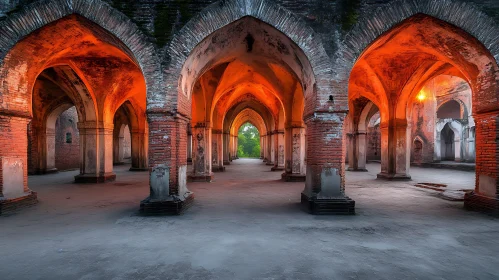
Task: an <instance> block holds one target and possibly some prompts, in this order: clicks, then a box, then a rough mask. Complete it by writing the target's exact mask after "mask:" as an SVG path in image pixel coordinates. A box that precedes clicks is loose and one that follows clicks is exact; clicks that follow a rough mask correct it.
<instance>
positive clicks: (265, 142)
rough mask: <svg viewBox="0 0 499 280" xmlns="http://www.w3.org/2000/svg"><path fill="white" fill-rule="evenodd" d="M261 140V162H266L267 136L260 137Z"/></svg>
mask: <svg viewBox="0 0 499 280" xmlns="http://www.w3.org/2000/svg"><path fill="white" fill-rule="evenodd" d="M260 137H261V138H262V148H261V150H262V154H263V162H267V161H268V157H267V135H263V136H260Z"/></svg>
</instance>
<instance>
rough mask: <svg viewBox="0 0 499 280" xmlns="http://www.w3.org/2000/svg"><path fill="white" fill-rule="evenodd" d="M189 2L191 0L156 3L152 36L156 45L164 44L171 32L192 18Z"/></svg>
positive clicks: (161, 45) (168, 39)
mask: <svg viewBox="0 0 499 280" xmlns="http://www.w3.org/2000/svg"><path fill="white" fill-rule="evenodd" d="M190 4H191V0H174V1H172V2H170V3H168V4H166V3H158V4H156V17H155V18H154V34H153V36H154V38H155V39H156V43H157V44H158V46H160V47H163V46H165V45H166V44H167V43H168V41H170V39H171V36H172V34H173V32H175V31H176V30H179V29H181V28H182V26H184V25H185V24H186V23H187V22H188V21H189V20H190V19H191V18H192V13H191V11H190V9H189V7H190Z"/></svg>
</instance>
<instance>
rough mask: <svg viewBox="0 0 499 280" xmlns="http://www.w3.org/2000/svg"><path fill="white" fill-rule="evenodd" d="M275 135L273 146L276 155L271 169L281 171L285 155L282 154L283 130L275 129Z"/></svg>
mask: <svg viewBox="0 0 499 280" xmlns="http://www.w3.org/2000/svg"><path fill="white" fill-rule="evenodd" d="M274 137H275V147H276V157H275V161H274V167H272V171H283V170H284V165H285V162H286V161H285V155H284V141H285V139H284V130H276V131H275V132H274Z"/></svg>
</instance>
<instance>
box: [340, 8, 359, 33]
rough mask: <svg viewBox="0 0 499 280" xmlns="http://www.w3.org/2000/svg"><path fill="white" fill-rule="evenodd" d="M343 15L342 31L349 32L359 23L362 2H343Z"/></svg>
mask: <svg viewBox="0 0 499 280" xmlns="http://www.w3.org/2000/svg"><path fill="white" fill-rule="evenodd" d="M342 2H343V5H342V6H343V12H342V13H341V29H343V31H349V30H350V29H351V28H352V26H354V24H356V23H357V19H358V17H359V8H360V2H361V1H360V0H343V1H342Z"/></svg>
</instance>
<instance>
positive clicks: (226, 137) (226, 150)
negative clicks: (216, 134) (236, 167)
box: [222, 132, 230, 165]
mask: <svg viewBox="0 0 499 280" xmlns="http://www.w3.org/2000/svg"><path fill="white" fill-rule="evenodd" d="M222 137H223V165H229V164H230V134H229V133H228V132H224V133H223V136H222Z"/></svg>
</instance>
